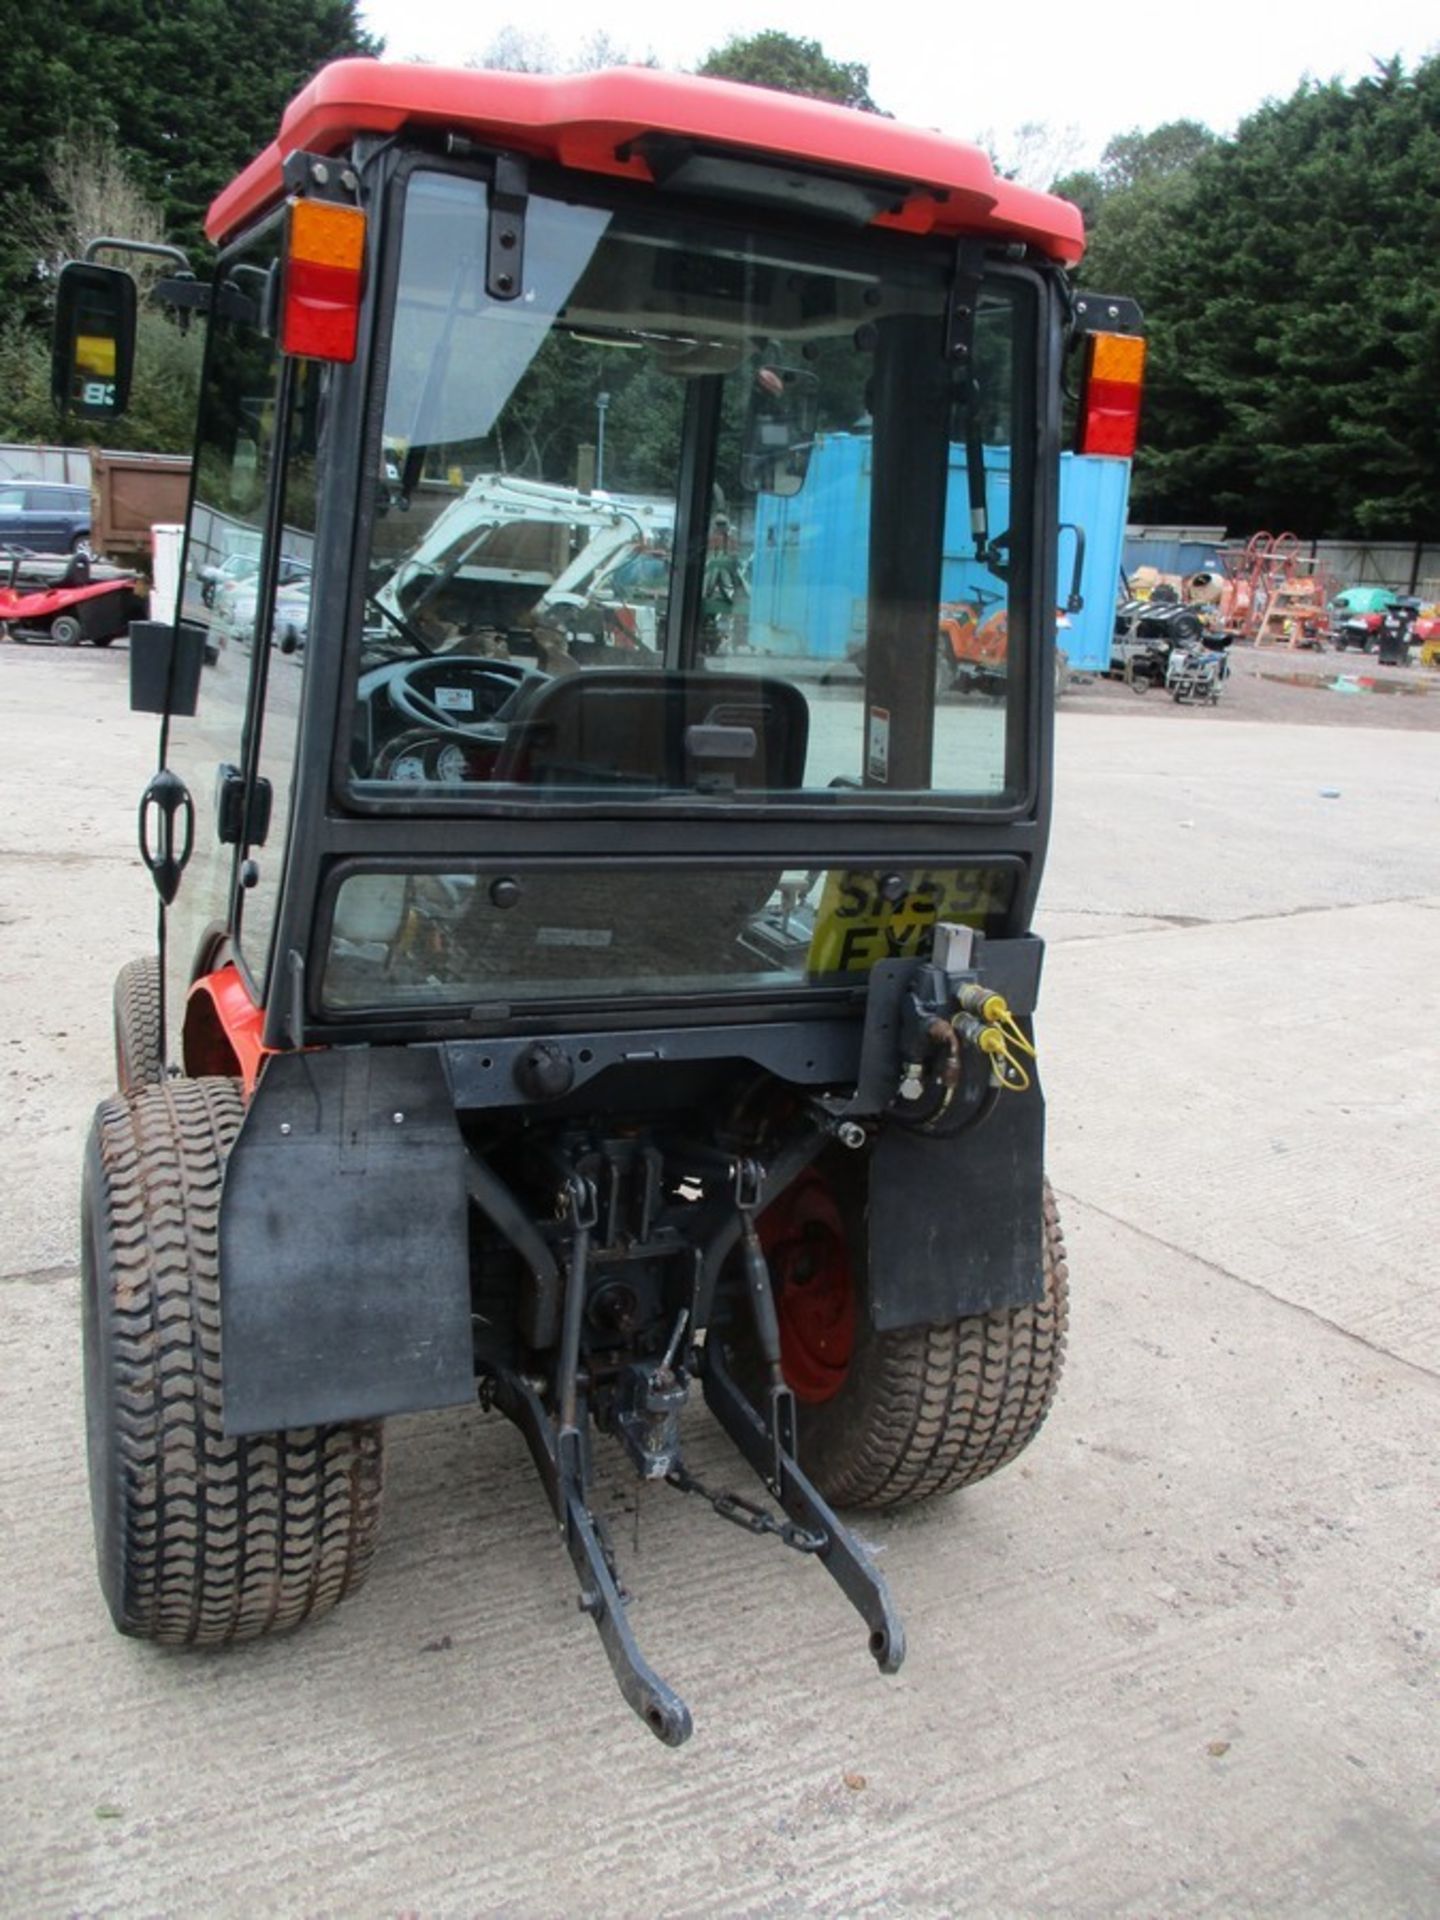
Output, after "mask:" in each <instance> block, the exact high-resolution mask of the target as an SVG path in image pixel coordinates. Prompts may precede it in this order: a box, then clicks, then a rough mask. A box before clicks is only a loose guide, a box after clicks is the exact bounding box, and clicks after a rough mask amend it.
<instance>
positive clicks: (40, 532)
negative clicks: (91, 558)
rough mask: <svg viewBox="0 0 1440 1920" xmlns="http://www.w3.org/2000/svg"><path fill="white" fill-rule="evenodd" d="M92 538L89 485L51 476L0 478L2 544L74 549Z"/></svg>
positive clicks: (37, 550) (52, 550)
mask: <svg viewBox="0 0 1440 1920" xmlns="http://www.w3.org/2000/svg"><path fill="white" fill-rule="evenodd" d="M89 542H90V489H89V488H88V487H71V486H62V485H61V484H60V483H59V482H58V481H52V480H6V481H0V547H28V548H29V550H30V551H31V552H32V553H73V552H74V551H75V549H76V548H77V547H83V546H88V545H89Z"/></svg>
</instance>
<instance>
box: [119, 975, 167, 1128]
mask: <svg viewBox="0 0 1440 1920" xmlns="http://www.w3.org/2000/svg"><path fill="white" fill-rule="evenodd" d="M164 1077H165V1062H164V1061H163V1060H162V1059H161V1057H160V961H159V959H158V957H157V956H156V955H155V954H153V953H147V954H144V955H143V956H142V957H141V958H140V959H138V960H127V961H126V963H125V965H124V966H123V967H122V968H121V969H120V971H119V973H118V974H116V976H115V1084H116V1086H117V1087H118V1088H119V1089H120V1091H121V1093H124V1094H130V1093H138V1092H139V1090H140V1089H141V1087H153V1086H158V1084H159V1083H160V1081H161V1080H163V1079H164Z"/></svg>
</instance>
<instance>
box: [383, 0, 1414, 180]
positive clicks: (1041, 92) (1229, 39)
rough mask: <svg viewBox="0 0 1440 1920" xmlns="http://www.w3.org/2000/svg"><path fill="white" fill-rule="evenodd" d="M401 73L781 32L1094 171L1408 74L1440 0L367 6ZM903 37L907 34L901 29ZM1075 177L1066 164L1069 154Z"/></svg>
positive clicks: (914, 102) (958, 131)
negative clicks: (1145, 145)
mask: <svg viewBox="0 0 1440 1920" xmlns="http://www.w3.org/2000/svg"><path fill="white" fill-rule="evenodd" d="M361 13H362V16H363V18H364V20H365V23H366V25H367V26H368V27H369V28H370V29H371V31H372V32H375V33H380V34H383V35H384V37H385V41H386V52H387V56H388V57H389V58H390V59H395V60H402V59H405V58H407V57H408V58H420V59H425V60H432V61H438V62H441V63H449V64H453V65H457V66H459V65H463V64H464V63H465V62H466V61H467V60H468V59H471V58H473V57H474V56H476V55H478V54H479V53H481V52H482V51H483V50H484V48H485V47H486V46H488V45H489V44H490V42H491V40H492V39H493V38H494V36H495V35H496V34H497V33H498V32H499V31H500V30H501V29H502V28H504V27H506V26H514V27H516V28H518V29H520V30H521V31H524V32H528V33H536V34H542V35H543V36H544V37H545V38H546V39H548V41H549V42H550V44H551V45H552V46H553V47H554V48H555V49H556V51H557V52H558V53H559V54H560V55H561V56H562V57H563V56H564V55H565V52H566V50H567V49H570V48H579V47H580V46H582V45H583V44H584V43H585V42H586V41H587V40H588V39H589V38H590V37H591V36H592V35H593V34H594V32H595V30H596V28H597V26H602V25H603V26H604V27H605V28H606V30H607V32H608V33H609V34H610V36H611V38H612V40H614V41H615V42H616V44H618V45H620V46H622V47H624V48H626V49H627V50H628V51H629V52H630V53H631V54H632V55H633V56H634V57H636V58H643V57H644V56H645V55H647V54H652V53H653V54H654V55H655V56H656V57H657V58H658V59H659V61H660V63H661V64H662V65H663V66H672V67H689V66H693V65H695V63H696V62H697V61H699V60H700V59H702V58H703V57H704V55H705V54H706V53H708V52H709V51H710V50H711V49H712V48H713V47H716V46H719V45H720V44H721V43H722V42H723V41H725V40H726V39H728V38H729V36H730V35H731V34H732V33H741V34H749V33H758V32H760V31H762V30H764V29H766V28H772V27H774V28H779V29H781V30H782V31H784V32H786V33H791V34H795V35H797V36H800V37H802V38H805V39H812V40H818V41H819V42H820V43H821V45H822V46H823V47H824V49H825V51H826V53H828V54H829V55H830V56H831V58H832V59H835V60H859V61H863V62H864V63H865V65H866V66H868V67H869V69H870V91H871V93H872V95H873V96H874V98H875V100H876V101H877V103H878V104H879V105H880V106H882V107H884V108H885V109H886V110H887V111H888V112H890V113H893V114H894V115H895V116H896V118H897V119H901V120H909V121H912V122H914V123H915V124H916V125H919V126H927V127H938V128H940V129H941V130H942V131H943V132H945V133H951V134H955V135H958V136H960V137H962V138H968V139H974V138H977V137H980V136H984V135H992V136H993V138H994V140H995V141H996V143H997V145H998V147H999V150H1000V151H1001V153H1002V155H1008V154H1009V153H1010V151H1011V150H1012V148H1013V143H1014V130H1015V129H1016V128H1017V127H1018V126H1019V125H1021V123H1023V122H1025V121H1042V122H1044V123H1045V124H1046V125H1047V126H1048V127H1049V128H1050V129H1051V130H1052V132H1053V133H1054V134H1055V135H1057V136H1058V135H1060V134H1061V133H1063V131H1064V130H1065V129H1067V128H1074V129H1075V142H1074V157H1073V162H1072V163H1083V162H1085V161H1088V160H1093V159H1094V158H1096V157H1097V156H1098V154H1099V151H1100V149H1101V148H1102V147H1103V146H1104V144H1105V142H1106V140H1107V139H1108V138H1109V137H1110V135H1111V134H1112V133H1119V132H1124V131H1125V130H1126V129H1128V128H1130V127H1134V126H1139V127H1146V128H1148V127H1152V126H1158V125H1159V124H1160V123H1161V122H1162V121H1165V120H1176V119H1181V118H1185V117H1189V118H1193V119H1197V120H1203V121H1204V122H1205V123H1206V124H1207V125H1209V126H1211V127H1214V128H1215V129H1216V130H1217V131H1218V132H1222V133H1223V132H1229V131H1230V130H1231V129H1232V128H1233V127H1234V125H1235V123H1236V122H1237V121H1238V120H1240V119H1241V118H1243V117H1244V115H1245V114H1246V113H1248V112H1249V111H1250V110H1251V109H1252V108H1253V107H1255V106H1258V105H1259V103H1260V102H1261V101H1262V100H1264V99H1266V98H1268V97H1276V98H1281V99H1283V98H1284V97H1285V96H1286V95H1287V94H1290V93H1293V91H1294V90H1295V87H1296V86H1297V85H1298V84H1299V82H1300V80H1301V79H1302V78H1303V77H1304V76H1305V75H1306V74H1310V75H1312V76H1314V77H1316V78H1317V79H1322V80H1325V79H1330V78H1331V77H1333V76H1334V75H1336V74H1338V75H1340V76H1342V77H1343V78H1344V79H1346V80H1354V79H1358V78H1359V77H1360V76H1361V75H1362V74H1364V73H1366V72H1367V71H1369V69H1370V67H1371V65H1372V63H1373V61H1375V60H1377V59H1385V58H1388V57H1389V56H1390V55H1392V54H1396V53H1399V54H1401V55H1402V56H1403V57H1404V59H1405V61H1406V64H1407V65H1408V66H1413V65H1414V64H1415V62H1416V61H1417V60H1418V59H1420V58H1421V57H1423V56H1424V55H1425V54H1426V53H1428V52H1431V51H1434V50H1436V49H1437V48H1440V12H1437V9H1436V7H1435V4H1434V0H1365V3H1364V4H1359V5H1357V4H1355V3H1354V0H1349V3H1348V4H1345V5H1339V4H1331V5H1328V6H1327V5H1324V4H1322V5H1320V6H1315V5H1313V4H1312V5H1307V6H1302V5H1299V4H1297V3H1296V0H1270V4H1266V0H1208V3H1207V4H1204V5H1202V6H1197V7H1187V8H1185V9H1183V10H1182V9H1181V8H1179V7H1167V6H1160V7H1154V6H1142V5H1139V4H1136V3H1135V0H1130V4H1118V5H1117V4H1116V0H1108V4H1098V5H1097V4H1094V0H1091V4H1089V5H1083V4H1082V5H1077V4H1076V3H1075V0H1063V4H1062V3H1061V0H1010V4H1008V5H1006V4H1003V3H1002V4H1000V5H995V4H986V5H974V4H973V0H972V4H971V5H968V6H949V7H947V6H944V5H938V6H931V7H928V8H924V9H921V8H919V7H909V8H903V9H902V8H897V7H894V6H886V5H884V4H876V0H768V4H767V5H764V6H752V5H749V4H746V0H716V4H714V5H713V6H710V7H708V8H706V7H685V6H679V5H676V4H675V0H625V4H624V5H623V6H618V7H615V8H613V9H605V8H601V7H597V6H595V5H594V4H593V0H525V4H524V5H523V6H522V5H520V4H518V0H517V4H515V5H513V6H511V7H509V8H507V7H506V6H505V5H504V3H503V0H500V4H498V5H493V6H484V5H480V6H477V5H475V4H474V0H361ZM897 29H898V30H897ZM1057 157H1058V158H1059V159H1061V160H1062V161H1065V160H1070V159H1071V156H1070V155H1069V154H1068V153H1057Z"/></svg>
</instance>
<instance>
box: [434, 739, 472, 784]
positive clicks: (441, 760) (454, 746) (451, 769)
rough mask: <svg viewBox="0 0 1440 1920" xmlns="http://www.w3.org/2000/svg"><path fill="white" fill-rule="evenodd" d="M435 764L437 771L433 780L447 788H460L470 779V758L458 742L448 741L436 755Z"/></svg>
mask: <svg viewBox="0 0 1440 1920" xmlns="http://www.w3.org/2000/svg"><path fill="white" fill-rule="evenodd" d="M434 764H435V771H434V773H433V774H432V776H431V778H432V779H435V780H439V781H440V782H441V783H442V784H443V785H445V786H447V787H456V786H459V785H460V783H461V782H462V781H463V780H468V779H469V777H470V761H469V756H468V755H467V754H466V752H465V749H464V747H463V746H461V744H460V742H459V741H458V740H449V741H447V742H446V743H445V745H444V746H442V747H441V749H440V751H439V752H438V753H437V754H436V755H435V763H434Z"/></svg>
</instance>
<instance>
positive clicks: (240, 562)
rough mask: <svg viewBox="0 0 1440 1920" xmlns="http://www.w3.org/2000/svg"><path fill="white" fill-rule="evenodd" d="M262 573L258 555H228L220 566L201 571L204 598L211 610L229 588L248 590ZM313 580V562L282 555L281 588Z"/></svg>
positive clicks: (204, 568)
mask: <svg viewBox="0 0 1440 1920" xmlns="http://www.w3.org/2000/svg"><path fill="white" fill-rule="evenodd" d="M259 571H260V556H259V555H258V554H255V553H227V554H226V556H225V558H224V559H223V560H222V561H221V562H220V563H219V565H218V566H210V567H201V569H200V598H201V599H202V600H203V601H204V602H205V605H206V606H207V607H213V606H214V605H215V602H216V599H217V598H218V596H219V595H220V594H222V593H224V592H225V591H226V590H227V589H228V588H231V587H235V586H242V587H243V586H244V585H245V584H246V583H247V582H249V581H253V580H254V578H255V576H256V574H257V573H259ZM309 578H310V562H309V561H308V560H299V559H296V558H295V556H294V555H293V554H288V553H282V554H281V556H280V570H279V573H278V575H277V580H278V583H279V585H280V586H282V587H288V586H289V585H290V584H291V583H292V582H293V581H296V580H308V579H309Z"/></svg>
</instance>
